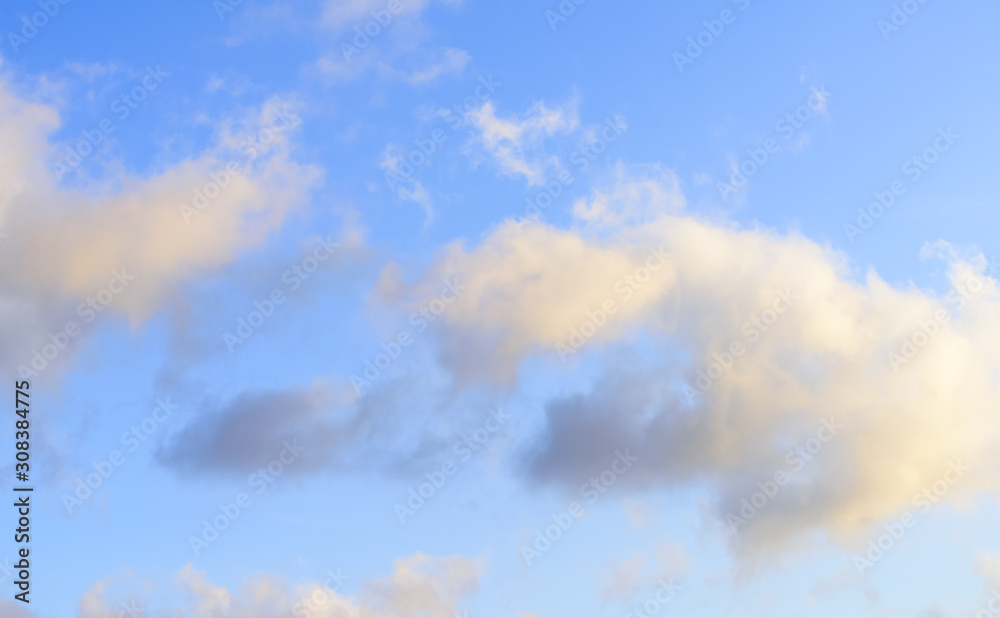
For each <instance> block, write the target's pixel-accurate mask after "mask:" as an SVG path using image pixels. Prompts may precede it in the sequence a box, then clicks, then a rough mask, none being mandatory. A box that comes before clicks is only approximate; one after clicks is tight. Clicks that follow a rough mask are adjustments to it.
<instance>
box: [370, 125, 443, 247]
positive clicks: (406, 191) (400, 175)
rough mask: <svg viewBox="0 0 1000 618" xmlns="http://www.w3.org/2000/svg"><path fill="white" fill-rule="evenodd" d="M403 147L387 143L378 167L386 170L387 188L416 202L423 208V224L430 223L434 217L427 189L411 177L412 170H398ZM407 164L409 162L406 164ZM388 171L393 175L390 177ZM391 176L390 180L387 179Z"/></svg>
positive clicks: (400, 197) (402, 197)
mask: <svg viewBox="0 0 1000 618" xmlns="http://www.w3.org/2000/svg"><path fill="white" fill-rule="evenodd" d="M406 154H407V153H405V152H403V149H402V148H401V147H399V146H398V145H396V144H389V145H387V146H386V147H385V150H384V151H383V152H382V159H381V160H380V161H379V169H381V170H383V171H385V172H387V174H386V179H387V181H388V182H389V188H390V189H391V190H393V191H394V192H395V194H396V197H398V198H399V199H401V200H407V201H412V202H416V203H417V204H419V205H420V207H421V208H423V210H424V226H425V227H426V226H427V225H430V223H431V221H433V219H434V202H433V200H431V196H430V195H429V194H428V193H427V189H425V188H424V185H423V184H422V183H421V182H420V181H419V180H416V179H414V178H413V175H412V171H411V172H410V173H406V172H404V171H402V170H400V164H401V163H403V162H404V161H405V157H406ZM407 165H409V164H407ZM389 173H391V174H392V175H393V176H391V177H390V175H389ZM390 178H391V180H389V179H390Z"/></svg>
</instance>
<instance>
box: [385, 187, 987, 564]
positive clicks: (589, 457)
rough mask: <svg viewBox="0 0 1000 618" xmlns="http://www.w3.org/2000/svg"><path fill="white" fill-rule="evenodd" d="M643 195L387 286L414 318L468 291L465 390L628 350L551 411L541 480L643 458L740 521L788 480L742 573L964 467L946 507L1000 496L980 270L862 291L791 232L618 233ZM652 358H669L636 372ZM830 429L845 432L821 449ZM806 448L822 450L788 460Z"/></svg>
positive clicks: (854, 533) (962, 266)
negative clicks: (543, 362) (447, 292)
mask: <svg viewBox="0 0 1000 618" xmlns="http://www.w3.org/2000/svg"><path fill="white" fill-rule="evenodd" d="M618 182H619V183H621V182H628V180H627V179H619V181H618ZM648 182H649V181H648V178H647V177H646V176H641V178H640V181H639V182H638V185H637V186H635V187H613V188H612V189H610V190H607V191H605V192H604V193H598V194H596V195H595V197H594V198H591V200H590V203H600V204H601V207H600V208H599V209H597V210H593V209H589V210H584V212H587V213H595V215H597V216H592V217H590V218H589V220H587V221H586V222H585V224H584V223H579V224H578V225H577V228H576V230H575V231H567V230H561V229H556V228H554V227H552V226H548V225H542V224H534V225H526V226H517V225H514V224H511V223H508V224H505V225H502V226H500V227H499V228H497V229H496V230H495V231H493V232H492V233H491V234H490V235H489V236H487V237H486V238H485V239H484V240H483V241H482V242H481V243H480V244H479V245H478V246H476V247H474V248H466V247H465V246H464V245H463V244H461V243H455V244H453V245H451V246H449V247H448V248H447V249H446V250H444V251H443V252H442V254H441V255H440V256H439V257H438V259H437V260H436V261H435V263H434V264H433V265H432V266H430V267H429V268H428V269H427V270H426V271H425V273H424V275H423V276H422V277H421V278H420V279H419V280H418V281H417V282H415V283H414V284H412V285H402V284H400V283H399V282H398V280H395V279H394V278H393V276H392V274H391V271H389V270H387V271H386V274H385V275H384V276H383V282H382V284H383V285H382V287H381V290H382V292H383V294H384V298H385V299H386V302H397V303H400V304H402V305H404V306H410V303H412V302H415V301H414V300H413V299H417V298H421V297H424V296H426V295H427V294H428V293H429V292H430V291H431V290H432V289H433V287H434V286H435V285H437V282H439V281H440V280H441V279H442V278H447V279H451V278H456V279H457V280H459V281H461V282H462V284H463V285H464V286H466V288H467V290H466V291H465V292H464V293H463V294H462V295H461V297H460V298H459V299H458V300H456V302H455V303H454V304H453V306H451V307H449V310H448V312H447V313H446V314H445V315H443V316H442V319H441V320H440V321H439V323H438V325H437V327H438V330H437V331H436V332H437V336H438V337H439V339H440V341H441V346H442V352H441V362H442V364H443V365H444V366H445V367H446V368H447V369H448V370H449V371H450V372H451V373H452V374H453V375H454V376H455V377H456V379H458V380H459V381H460V382H461V381H462V380H466V381H471V380H488V381H493V382H500V383H505V384H507V385H509V386H513V384H514V383H516V378H517V370H518V367H519V366H520V364H521V363H522V362H523V361H524V360H525V359H527V358H528V357H532V356H541V357H543V358H547V359H550V361H551V363H552V365H551V366H552V367H555V368H558V367H559V363H558V362H557V361H558V359H559V357H560V356H562V357H563V359H564V360H566V361H567V363H568V364H567V365H564V366H565V367H566V368H567V369H572V368H573V367H575V364H574V363H573V361H574V360H575V359H577V358H579V357H581V356H584V355H587V354H588V353H596V351H599V350H601V349H607V350H609V351H614V352H615V353H614V354H609V355H607V356H597V357H595V359H596V360H597V361H598V362H599V363H601V366H602V367H604V368H603V370H601V372H600V374H599V376H598V377H597V378H596V379H595V380H594V381H593V384H592V385H591V387H590V388H588V389H587V390H586V391H582V392H579V393H576V394H568V395H563V396H559V397H556V398H554V399H552V400H551V401H549V402H548V403H547V405H546V420H545V426H546V429H545V431H544V432H543V435H542V436H541V437H540V438H539V439H538V441H537V443H536V445H535V446H534V447H533V448H532V449H530V450H529V451H527V452H526V453H525V455H524V457H523V460H522V461H523V464H524V466H525V467H526V470H527V471H528V475H529V477H530V478H531V479H533V480H535V481H536V482H544V483H558V484H562V485H565V486H567V487H569V488H573V487H575V486H578V483H579V482H580V481H581V479H585V478H587V476H588V475H590V474H592V472H593V470H594V467H595V462H603V461H605V460H606V459H607V458H608V457H610V456H612V454H613V453H614V452H615V450H616V449H622V448H630V449H632V452H633V453H634V454H636V455H637V456H638V457H639V461H638V463H637V464H636V465H635V466H634V467H633V469H631V470H630V472H629V474H628V475H627V476H626V477H623V480H622V483H621V484H622V485H631V486H632V488H633V489H635V488H647V487H679V486H687V485H693V484H694V485H700V486H707V487H708V488H710V489H711V490H712V492H713V494H714V499H715V502H714V513H715V515H716V517H717V519H718V521H720V522H725V521H726V519H727V517H728V515H729V514H738V513H739V512H740V508H741V505H742V502H741V501H742V500H743V499H749V497H750V496H751V495H752V494H753V493H754V492H756V491H759V485H758V483H766V482H768V481H770V480H772V479H774V478H775V474H776V473H777V472H779V471H780V472H784V473H786V474H788V475H789V476H790V478H791V480H790V481H789V482H788V484H787V485H784V486H782V487H781V489H780V490H779V491H778V492H777V494H776V495H775V496H774V497H772V498H770V499H769V501H768V502H767V503H766V504H765V505H764V506H763V507H761V508H760V509H759V510H757V511H756V512H755V513H754V514H753V515H752V516H751V517H750V518H749V519H748V520H747V521H745V522H744V524H743V525H739V526H737V528H738V533H737V534H735V535H733V536H732V537H731V544H732V547H733V550H734V551H735V552H736V553H737V554H738V555H739V556H741V557H743V558H747V559H754V558H759V557H763V556H767V555H772V554H774V553H777V552H781V551H784V550H787V549H789V548H790V547H791V546H792V542H793V541H794V540H801V539H802V538H803V536H805V535H808V534H809V533H812V532H823V533H826V534H827V535H829V536H830V537H831V538H832V539H833V540H835V541H836V542H840V543H843V544H846V545H851V544H852V543H858V542H860V539H861V535H863V534H865V533H866V532H869V531H871V530H872V529H873V527H874V526H876V525H877V524H878V523H880V522H882V521H884V520H885V519H887V518H889V517H891V516H895V515H898V514H899V513H901V512H902V511H904V510H907V509H912V508H913V507H914V505H913V499H914V496H915V495H916V494H918V493H920V492H921V491H923V490H924V488H926V487H928V486H930V485H932V484H933V483H934V482H936V481H937V480H939V479H940V478H941V477H942V475H943V474H944V473H945V472H946V471H947V470H948V468H949V465H950V463H949V462H954V461H962V462H966V464H967V465H968V466H969V471H968V472H966V473H965V475H964V477H963V478H962V479H961V481H960V483H958V484H957V485H956V486H955V487H953V488H952V489H951V493H949V494H948V496H947V497H946V498H945V500H946V501H948V502H952V503H953V504H957V505H959V506H960V505H962V504H963V500H966V499H968V498H969V497H970V496H971V495H973V494H974V493H976V492H980V491H992V490H993V488H995V487H996V486H997V482H998V481H1000V478H998V476H997V474H998V470H997V466H996V460H995V458H994V457H993V455H992V453H993V450H992V449H993V447H992V445H993V444H995V443H996V440H997V438H998V437H1000V435H998V433H1000V431H998V430H1000V421H998V420H997V419H996V416H995V414H994V413H993V402H995V401H996V396H997V381H996V375H997V373H996V372H997V371H998V370H1000V367H998V364H1000V363H998V361H1000V358H998V353H997V350H1000V347H998V346H997V343H998V338H1000V306H998V305H1000V293H998V290H997V286H996V280H995V279H994V278H993V277H992V276H989V275H988V274H987V273H986V272H985V266H986V264H985V261H984V258H982V256H977V255H975V254H973V255H970V256H968V257H966V258H963V259H952V258H948V257H947V255H945V258H946V264H947V267H948V284H949V287H950V288H951V289H950V290H949V291H948V292H947V293H946V294H937V293H934V292H932V291H926V290H920V289H916V288H914V287H913V286H903V287H894V286H892V285H890V284H889V283H887V282H885V281H884V280H882V279H881V278H880V277H879V276H878V275H877V274H876V273H875V272H874V271H869V272H868V273H867V274H866V276H865V277H863V279H862V280H856V278H855V276H854V273H853V272H852V271H851V269H850V268H849V266H848V264H847V261H846V259H845V257H844V256H843V255H842V254H840V253H838V252H836V251H834V250H833V249H831V248H829V247H825V246H822V245H819V244H817V243H815V242H813V241H811V240H809V239H807V238H805V237H803V236H801V235H799V234H796V233H787V234H780V233H777V232H773V231H769V230H766V229H761V228H741V227H739V226H736V225H734V224H732V223H729V222H726V221H721V222H717V223H715V222H710V221H706V220H702V219H700V218H698V217H695V216H691V215H687V214H684V213H678V214H660V215H659V216H657V217H655V218H653V219H648V220H644V221H642V222H640V223H636V224H632V225H620V226H618V227H614V228H613V229H612V231H611V232H610V233H608V232H607V229H606V228H604V227H601V225H600V224H601V223H602V222H609V221H610V222H613V223H617V222H620V221H622V220H629V219H631V218H632V217H627V216H625V215H624V214H623V213H631V212H637V211H638V212H646V209H644V208H643V206H644V204H642V203H641V202H643V201H644V200H646V199H648V197H647V196H648V195H651V194H657V192H656V191H651V189H650V187H649V184H648ZM659 191H660V192H662V193H663V194H665V195H672V194H673V193H674V192H675V187H674V186H673V185H672V183H670V182H666V183H664V184H663V186H661V187H660V189H659ZM602 195H603V196H605V197H602V198H598V197H597V196H602ZM630 201H638V202H640V203H637V204H636V203H630ZM654 210H655V209H654ZM595 228H596V229H595ZM598 232H600V233H598ZM654 266H658V270H654V268H653V267H654ZM972 289H975V290H977V291H976V292H975V293H972V292H970V290H972ZM608 300H610V301H613V305H614V307H615V309H614V311H605V310H604V303H605V301H608ZM779 309H780V311H779ZM907 342H909V343H907ZM735 344H739V347H737V348H734V345H735ZM640 345H641V346H642V348H643V349H645V350H647V352H648V351H649V350H650V349H655V350H656V352H657V353H656V355H655V359H654V360H653V361H649V362H647V363H646V365H645V366H643V365H642V364H641V363H640V364H637V363H633V362H625V360H626V359H627V358H629V355H630V354H634V352H630V350H633V351H634V350H637V349H638V346H640ZM560 346H561V347H560ZM734 349H737V350H742V351H741V352H739V353H738V354H737V355H736V356H731V355H732V354H733V352H732V350H734ZM713 363H715V364H717V365H718V366H717V367H714V368H713V367H712V365H713ZM636 367H638V368H636ZM555 370H558V369H555ZM699 372H700V373H699ZM702 375H704V376H706V377H704V378H703V377H702ZM709 375H711V376H712V377H711V378H709V377H707V376H709ZM705 382H710V384H707V385H705V384H704V383H705ZM699 384H702V385H705V386H706V388H704V389H699V390H695V389H696V388H698V385H699ZM685 386H686V390H685ZM689 395H693V397H691V398H689ZM831 421H832V422H833V425H832V426H833V427H836V426H837V425H842V428H841V429H839V430H837V432H836V435H835V436H833V437H832V440H829V441H828V443H827V442H819V441H818V440H817V439H816V436H817V435H822V436H827V435H828V434H823V433H820V434H817V432H819V431H820V430H821V429H822V428H823V427H824V423H827V424H828V425H827V426H830V425H829V423H830V422H831ZM810 440H812V441H811V442H810ZM806 444H809V445H813V444H815V445H820V446H821V448H822V451H821V452H819V453H816V454H815V456H810V457H809V458H808V460H807V459H806V458H804V457H802V456H801V455H795V454H794V453H793V451H794V450H795V449H796V448H803V445H806ZM810 448H812V446H810ZM790 453H792V454H790ZM799 460H801V463H800V461H799ZM616 489H618V488H616ZM852 546H853V545H852Z"/></svg>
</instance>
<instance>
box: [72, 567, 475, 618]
mask: <svg viewBox="0 0 1000 618" xmlns="http://www.w3.org/2000/svg"><path fill="white" fill-rule="evenodd" d="M394 566H395V568H394V570H393V572H392V574H391V575H389V576H388V577H385V578H381V579H374V580H370V581H366V582H363V584H362V585H361V589H360V592H359V594H358V595H357V596H346V595H345V594H344V591H343V590H341V589H340V584H339V583H333V582H330V581H327V582H322V583H308V584H303V585H298V586H290V585H289V584H287V583H286V582H285V581H284V580H283V579H282V578H280V577H276V576H272V575H262V576H260V577H257V578H256V579H253V580H251V581H248V582H247V583H246V584H245V585H244V586H243V588H242V589H241V590H239V591H230V590H228V589H227V588H225V587H223V586H217V585H215V584H213V583H211V582H210V581H208V580H207V579H206V577H205V574H204V573H203V572H200V571H196V570H195V569H194V568H193V567H192V566H191V565H188V566H186V567H184V568H183V569H182V570H181V571H180V572H179V573H177V575H176V577H174V581H173V585H172V588H173V589H175V590H176V591H177V592H180V593H181V595H182V596H183V597H186V600H185V601H184V602H183V603H182V604H181V605H178V604H177V603H176V602H175V603H172V604H171V607H169V608H166V607H163V608H157V609H158V610H159V612H160V613H162V615H167V614H168V613H169V615H180V614H181V613H183V615H186V616H187V615H190V616H193V617H194V618H292V617H293V616H302V615H306V614H308V615H309V616H311V617H312V618H345V617H351V618H453V617H454V616H455V615H456V613H457V611H458V609H459V605H460V603H461V602H462V601H463V600H465V599H466V598H468V597H470V596H471V595H472V594H474V593H475V592H476V591H477V590H478V587H479V578H480V576H481V574H482V571H483V568H484V564H483V563H482V562H480V561H472V560H468V559H466V558H463V557H461V556H458V555H454V556H448V557H437V556H428V555H425V554H421V553H417V554H415V555H413V556H410V557H407V558H401V559H399V560H396V562H395V565H394ZM344 579H345V580H347V582H348V583H349V582H350V579H349V576H348V577H345V578H344ZM107 584H108V582H105V581H99V582H97V583H96V584H94V586H93V587H91V588H90V589H89V590H88V591H87V592H86V594H85V595H84V597H83V599H82V600H81V601H80V604H79V616H80V618H112V617H117V616H119V615H120V614H121V608H120V604H121V603H122V602H121V601H117V600H116V601H110V600H108V599H107V596H108V591H107V588H108V586H107ZM132 602H135V599H132ZM134 606H135V607H137V608H142V609H144V610H145V609H149V608H148V603H147V600H146V599H142V600H140V601H138V602H135V604H134ZM160 613H157V614H156V615H160Z"/></svg>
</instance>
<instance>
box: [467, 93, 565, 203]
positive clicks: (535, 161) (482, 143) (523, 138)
mask: <svg viewBox="0 0 1000 618" xmlns="http://www.w3.org/2000/svg"><path fill="white" fill-rule="evenodd" d="M576 108H577V103H576V100H575V99H574V100H571V101H569V102H568V103H566V104H565V105H556V106H554V107H549V106H548V105H546V103H545V102H544V101H539V102H538V103H535V104H534V105H532V106H531V108H529V109H528V111H527V112H526V113H525V114H523V116H521V117H518V116H516V115H515V116H510V117H507V118H498V117H497V114H496V108H495V107H494V105H493V102H492V101H487V102H486V103H484V104H483V105H481V106H480V107H479V108H478V109H476V110H473V111H471V112H470V113H469V115H468V122H469V124H470V125H471V126H472V127H473V128H474V130H475V131H476V132H477V135H476V136H474V137H473V138H472V139H471V140H470V142H469V144H468V146H467V150H469V151H470V152H472V153H475V152H481V153H482V154H484V155H486V156H488V157H489V158H490V159H492V160H493V162H494V163H495V164H496V166H497V167H498V168H499V169H500V172H501V173H503V174H505V175H507V176H512V177H516V176H523V177H524V178H525V180H527V182H528V185H529V186H539V185H542V184H544V182H545V175H546V172H547V171H548V170H549V168H552V167H555V168H557V169H559V159H558V158H557V157H555V156H551V155H546V154H545V153H544V150H543V148H542V144H543V142H544V140H545V139H546V138H549V137H552V136H553V135H558V134H566V133H570V132H572V131H573V130H575V129H576V128H577V127H578V126H579V124H580V116H579V114H578V112H577V109H576Z"/></svg>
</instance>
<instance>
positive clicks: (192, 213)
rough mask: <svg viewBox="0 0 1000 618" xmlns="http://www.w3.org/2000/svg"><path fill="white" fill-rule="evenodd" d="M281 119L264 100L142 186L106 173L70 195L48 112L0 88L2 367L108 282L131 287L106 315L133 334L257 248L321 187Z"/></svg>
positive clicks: (3, 83)
mask: <svg viewBox="0 0 1000 618" xmlns="http://www.w3.org/2000/svg"><path fill="white" fill-rule="evenodd" d="M291 109H292V108H291V107H290V102H289V101H287V100H283V99H281V98H273V99H271V100H269V101H267V102H266V103H264V104H263V105H261V106H260V107H259V108H257V109H254V110H252V111H250V112H248V113H247V114H246V115H244V116H242V117H235V118H229V119H226V120H224V121H222V122H220V123H219V125H218V126H217V131H216V140H215V144H214V145H213V146H212V147H210V148H208V149H206V150H205V151H203V152H202V153H200V154H198V155H196V156H194V157H192V158H189V159H186V160H182V161H179V162H176V163H173V164H170V165H167V166H165V167H164V168H163V169H161V170H158V171H155V172H152V173H151V174H149V175H148V176H143V175H139V174H135V173H127V172H124V171H121V170H120V169H118V168H115V169H109V170H107V171H108V173H109V175H110V177H109V178H108V179H107V180H106V181H100V182H98V181H94V180H90V179H88V178H84V180H83V181H82V184H80V186H69V185H67V184H65V183H60V181H59V174H58V173H57V172H56V171H55V170H53V169H52V168H51V167H49V165H50V162H51V161H52V160H53V158H54V157H53V154H54V153H53V144H52V142H50V141H49V137H48V136H49V134H50V133H51V132H52V131H54V130H55V129H56V128H57V127H58V126H59V114H58V112H57V111H56V110H55V109H54V108H52V107H49V106H46V105H42V104H39V103H33V102H31V101H30V100H29V98H28V97H25V96H20V95H18V94H16V93H15V92H14V91H13V89H12V87H11V86H10V84H9V81H7V80H0V140H2V141H3V142H4V144H5V146H6V148H5V149H4V151H3V152H2V153H0V231H2V232H3V233H4V234H5V235H6V236H5V238H4V239H3V242H2V244H0V254H3V255H4V257H3V259H2V261H0V279H2V280H3V281H4V283H5V289H4V291H3V292H2V293H0V314H3V315H4V316H9V317H11V319H10V320H5V321H4V324H3V326H0V340H3V341H5V342H7V341H10V342H16V346H17V347H16V348H13V349H11V351H10V352H9V353H10V354H12V355H13V354H18V355H20V356H19V357H18V358H16V359H12V364H14V365H16V364H17V363H23V362H24V361H25V360H26V359H28V358H30V356H31V350H32V347H33V346H38V345H41V344H44V343H47V340H45V337H46V335H45V333H46V331H47V330H49V329H51V330H54V331H58V330H59V329H60V328H61V325H62V324H63V323H64V322H65V321H66V318H67V317H68V316H73V317H77V315H78V314H79V311H78V312H77V314H74V313H73V310H74V308H77V307H78V305H79V304H80V303H83V302H85V301H86V300H87V299H88V297H94V296H95V295H96V294H98V293H100V292H102V291H104V290H105V288H108V287H109V284H110V282H111V281H112V280H116V279H117V280H118V282H119V283H115V284H111V285H113V286H114V287H115V288H116V289H117V288H120V287H121V285H120V284H121V282H122V279H125V280H128V279H129V277H134V279H133V280H131V281H129V284H128V286H127V289H126V290H125V291H124V292H123V293H120V294H117V295H116V296H115V297H114V299H113V301H112V302H111V303H110V304H109V305H107V307H106V308H107V310H108V312H109V313H115V314H119V315H125V316H128V318H129V319H130V320H131V321H132V322H133V323H137V322H139V321H142V320H144V319H146V318H148V317H149V316H151V315H152V314H153V313H155V312H156V311H157V309H158V308H159V306H160V305H161V302H162V301H163V299H164V298H165V297H167V296H168V295H170V294H171V293H174V292H175V291H176V290H178V289H179V287H180V286H181V285H182V284H183V283H185V282H186V281H189V280H191V279H194V278H197V277H199V276H200V275H202V274H204V273H207V272H211V271H213V270H214V269H216V268H219V267H221V266H223V265H226V264H228V263H230V262H232V261H233V260H235V259H236V258H237V257H238V256H239V255H240V254H241V253H242V252H244V251H246V250H247V249H250V248H253V247H256V246H259V245H260V244H262V243H263V242H264V241H265V240H267V239H268V237H269V236H270V234H271V233H272V232H274V231H275V230H277V229H278V228H280V227H281V225H282V223H283V222H284V220H285V217H286V216H287V214H288V213H289V212H290V211H291V210H293V209H294V208H296V207H298V206H301V205H302V204H304V203H306V201H307V199H308V195H309V192H310V190H311V188H312V187H314V186H315V185H316V184H317V182H318V180H319V179H320V171H319V169H318V168H316V167H314V166H310V165H304V164H301V163H298V162H296V161H295V160H294V159H293V158H292V155H291V147H290V144H289V136H290V135H291V134H292V133H293V132H294V129H295V127H296V126H297V125H298V123H299V121H298V117H297V116H295V114H294V111H291ZM59 159H60V160H62V157H59ZM230 164H233V165H235V166H236V167H235V168H234V169H236V170H237V173H231V172H230V171H227V169H226V168H227V166H228V165H230ZM199 193H200V194H201V197H197V198H196V195H198V194H199ZM206 196H207V197H206ZM196 199H197V200H199V201H195V200H196ZM185 208H186V209H187V210H186V211H185ZM199 208H201V210H199ZM12 256H17V259H12ZM123 271H124V275H122V276H119V273H122V272H123ZM105 294H106V291H105ZM103 309H104V307H102V309H101V310H102V311H103ZM54 316H62V317H61V318H59V319H53V317H54ZM50 320H51V321H50ZM46 324H47V325H46Z"/></svg>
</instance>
